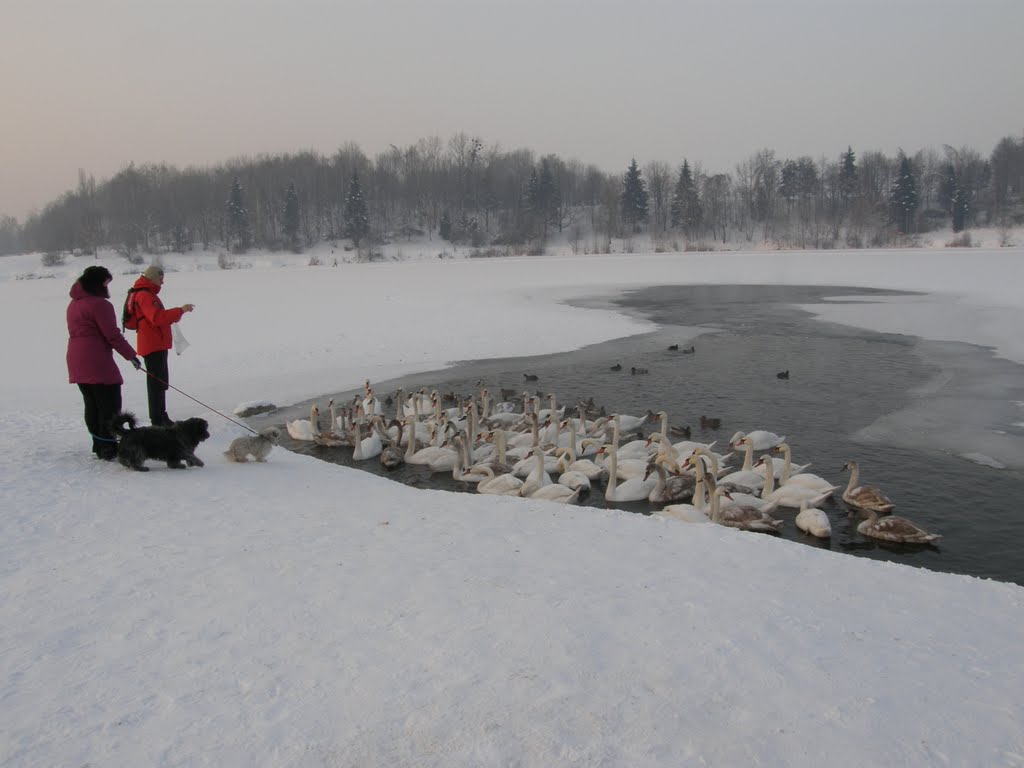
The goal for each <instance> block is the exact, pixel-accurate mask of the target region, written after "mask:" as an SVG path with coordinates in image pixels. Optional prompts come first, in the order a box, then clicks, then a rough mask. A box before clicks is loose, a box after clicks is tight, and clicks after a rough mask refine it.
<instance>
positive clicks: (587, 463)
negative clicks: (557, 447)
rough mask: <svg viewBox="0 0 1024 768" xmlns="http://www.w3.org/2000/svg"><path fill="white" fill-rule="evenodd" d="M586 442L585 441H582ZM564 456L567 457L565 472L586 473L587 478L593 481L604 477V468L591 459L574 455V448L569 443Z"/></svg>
mask: <svg viewBox="0 0 1024 768" xmlns="http://www.w3.org/2000/svg"><path fill="white" fill-rule="evenodd" d="M584 442H586V441H584ZM565 451H566V452H565V456H567V457H568V461H567V462H566V466H565V471H566V472H581V473H583V474H584V475H586V477H587V479H588V480H589V481H590V482H591V483H593V482H595V481H597V480H600V479H601V478H602V477H604V474H605V468H604V467H602V466H601V465H600V464H597V463H595V462H594V461H591V460H590V459H580V458H577V457H576V449H575V448H574V447H573V445H572V444H571V443H570V444H569V447H568V448H566V449H565Z"/></svg>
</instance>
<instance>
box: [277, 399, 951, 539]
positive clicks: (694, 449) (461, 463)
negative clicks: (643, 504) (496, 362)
mask: <svg viewBox="0 0 1024 768" xmlns="http://www.w3.org/2000/svg"><path fill="white" fill-rule="evenodd" d="M508 394H509V393H508V391H507V390H502V395H503V396H505V395H508ZM543 399H544V398H541V397H538V396H537V395H531V394H530V393H528V392H524V393H523V394H522V396H521V398H519V400H521V403H520V402H516V401H513V400H510V399H505V400H500V401H494V400H493V399H492V397H491V394H490V392H489V390H488V389H486V388H481V389H480V391H479V393H478V394H475V395H473V396H471V397H468V398H466V399H464V400H462V401H461V402H457V403H456V404H452V405H450V407H446V405H448V404H450V403H452V402H453V401H456V400H457V398H455V397H454V396H452V395H448V396H445V397H442V396H441V395H439V394H438V393H437V391H436V390H435V391H433V392H431V393H429V394H428V393H427V392H426V391H425V390H419V391H418V392H414V393H412V394H411V395H409V396H406V393H405V392H404V391H403V390H399V391H398V392H397V393H396V394H395V395H394V396H393V397H392V396H388V397H387V398H385V399H384V400H383V401H381V400H380V399H378V398H377V397H376V396H375V395H374V393H373V389H372V387H371V386H370V382H369V381H367V382H366V383H365V385H364V388H363V392H362V393H361V394H360V395H356V396H355V397H354V398H353V400H352V401H351V403H349V404H346V405H344V406H342V407H340V408H339V407H337V406H336V404H335V403H334V401H333V400H331V401H330V403H329V404H328V411H329V415H330V422H329V423H330V426H329V428H328V429H326V430H323V429H322V428H321V426H320V418H321V413H320V408H319V406H318V405H317V404H313V405H312V406H311V408H310V415H309V419H308V420H305V419H299V420H296V421H290V422H287V424H286V427H287V431H288V434H289V435H290V436H291V437H292V438H293V439H295V440H302V441H313V442H315V443H317V444H319V445H323V446H327V447H349V448H351V449H352V459H353V461H357V462H359V461H368V460H372V459H377V460H379V461H380V462H381V463H382V464H383V465H384V466H386V467H389V468H393V467H396V466H398V465H400V464H402V463H405V464H413V465H419V466H423V467H425V468H427V469H429V470H430V471H431V472H446V473H451V475H452V477H453V478H454V479H455V480H457V481H460V482H463V483H467V484H474V485H475V486H476V490H477V491H478V492H480V493H485V494H499V495H512V496H521V497H525V498H531V499H544V500H547V501H553V502H558V503H563V504H572V503H575V502H577V501H578V500H579V498H580V495H581V494H584V493H589V492H591V491H592V489H594V488H595V487H596V486H598V485H599V484H603V486H604V490H603V493H604V497H605V499H606V500H607V501H608V502H613V503H619V502H636V501H647V502H650V503H652V504H656V505H660V507H659V508H658V509H657V510H656V511H655V512H654V514H656V515H660V516H662V517H666V518H671V519H675V520H680V521H683V522H691V523H708V522H710V523H717V524H719V525H725V526H729V527H732V528H739V529H742V530H749V531H761V532H768V533H775V532H778V531H779V530H780V529H781V528H782V526H783V524H784V523H783V520H781V519H778V518H777V517H775V513H776V510H778V509H779V508H787V507H788V508H792V509H796V510H798V512H797V515H796V518H795V524H796V526H797V527H798V528H799V529H800V530H801V531H804V532H805V533H807V534H809V535H812V536H817V537H823V538H824V537H828V536H831V533H832V528H831V523H830V521H829V517H828V515H827V514H826V513H825V511H824V510H822V509H821V506H822V505H823V504H824V503H825V502H827V501H828V500H829V499H831V498H833V496H834V494H835V493H836V491H839V490H840V488H841V486H840V485H833V484H832V483H830V482H829V481H828V480H826V479H825V478H823V477H821V476H819V475H816V474H812V473H809V472H807V471H806V470H807V469H808V467H809V466H810V465H809V464H795V463H794V462H793V460H792V456H791V450H790V446H789V445H788V444H787V443H786V441H785V440H786V438H785V436H780V435H777V434H775V433H773V432H768V431H766V430H760V429H758V430H753V431H751V432H746V433H744V432H737V433H736V434H734V435H733V437H732V438H731V439H730V440H729V443H728V451H727V452H726V453H718V452H716V451H715V450H714V447H715V445H716V443H703V442H698V441H694V440H690V439H689V436H690V435H689V429H688V428H678V427H671V426H670V425H669V419H668V414H667V413H665V412H664V411H661V412H659V413H657V414H655V413H653V412H651V411H647V413H645V414H643V415H640V416H635V415H629V414H624V413H614V414H611V415H608V416H600V417H598V418H595V419H590V418H588V415H589V409H588V407H587V404H581V405H580V406H578V407H577V408H576V415H575V416H573V415H571V414H570V415H568V416H567V415H566V408H565V406H564V405H563V406H562V407H561V408H557V407H556V404H557V401H556V397H555V395H554V394H549V395H547V397H546V400H547V403H546V405H547V407H546V408H541V407H540V406H541V405H542V401H543ZM392 407H394V416H393V417H392V418H388V416H387V414H386V413H385V411H386V410H388V409H390V408H392ZM659 422H660V429H657V430H655V431H652V432H649V433H648V434H647V435H646V437H645V436H644V434H643V431H644V430H645V428H647V427H648V425H653V424H657V423H659ZM678 436H685V438H686V439H683V440H679V441H675V442H674V441H673V437H678ZM755 454H758V457H757V458H756V460H755ZM735 455H742V465H741V466H740V468H738V469H735V468H732V467H730V466H729V463H730V461H731V460H732V457H733V456H735ZM843 470H844V471H849V473H850V474H849V481H848V483H847V485H846V488H845V490H843V491H842V493H841V498H842V499H843V500H844V501H845V502H846V503H847V504H848V505H849V506H850V507H852V508H853V509H854V510H857V511H859V512H861V513H866V515H867V519H865V520H864V521H862V522H861V523H860V524H859V525H858V526H857V530H858V531H859V532H860V533H862V534H864V535H865V536H868V537H871V538H875V539H881V540H885V541H892V542H901V543H913V544H927V543H930V542H933V541H936V540H937V539H939V538H941V536H940V535H938V534H934V533H929V532H928V531H926V530H924V529H923V528H921V527H919V526H918V525H916V524H915V523H912V522H911V521H909V520H907V519H906V518H902V517H896V516H893V515H891V514H890V513H891V512H892V510H893V509H894V506H895V505H894V504H893V502H892V501H891V500H890V499H889V498H888V497H887V496H886V494H885V493H884V492H883V491H882V490H880V489H879V488H877V487H875V486H871V485H861V484H860V470H859V468H858V466H857V463H856V462H855V461H852V460H851V461H848V462H847V463H846V465H845V466H844V467H843Z"/></svg>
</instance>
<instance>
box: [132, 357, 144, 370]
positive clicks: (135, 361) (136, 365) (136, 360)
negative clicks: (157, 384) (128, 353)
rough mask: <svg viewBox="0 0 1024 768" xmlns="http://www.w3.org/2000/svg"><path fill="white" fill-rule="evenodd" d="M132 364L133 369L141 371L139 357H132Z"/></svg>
mask: <svg viewBox="0 0 1024 768" xmlns="http://www.w3.org/2000/svg"><path fill="white" fill-rule="evenodd" d="M132 365H134V366H135V370H136V371H141V370H142V361H141V360H139V358H137V357H133V358H132Z"/></svg>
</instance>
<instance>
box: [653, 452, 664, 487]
mask: <svg viewBox="0 0 1024 768" xmlns="http://www.w3.org/2000/svg"><path fill="white" fill-rule="evenodd" d="M654 471H655V472H657V473H658V482H656V483H655V484H654V491H653V493H654V494H655V495H658V496H660V495H661V494H662V493H664V491H665V468H664V467H663V466H661V462H660V461H656V462H654Z"/></svg>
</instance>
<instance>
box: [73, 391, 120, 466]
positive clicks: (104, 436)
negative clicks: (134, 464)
mask: <svg viewBox="0 0 1024 768" xmlns="http://www.w3.org/2000/svg"><path fill="white" fill-rule="evenodd" d="M78 389H79V390H80V391H81V393H82V400H84V401H85V426H86V427H88V429H89V434H90V435H91V436H92V452H93V453H95V454H96V455H97V456H99V457H100V458H101V459H110V458H113V457H114V456H116V455H117V440H116V439H115V438H114V434H113V432H111V431H110V422H111V420H112V419H113V418H114V416H115V415H116V414H117V412H118V411H120V410H121V385H120V384H79V385H78Z"/></svg>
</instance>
